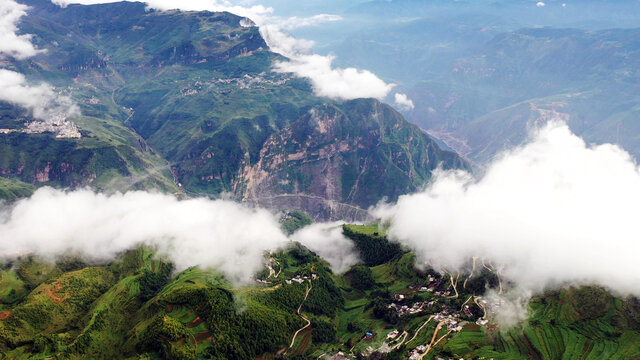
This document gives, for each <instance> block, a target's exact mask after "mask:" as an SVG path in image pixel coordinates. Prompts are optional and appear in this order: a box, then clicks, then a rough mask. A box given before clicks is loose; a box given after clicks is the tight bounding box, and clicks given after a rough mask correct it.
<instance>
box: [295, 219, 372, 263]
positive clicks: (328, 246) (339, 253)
mask: <svg viewBox="0 0 640 360" xmlns="http://www.w3.org/2000/svg"><path fill="white" fill-rule="evenodd" d="M291 240H293V241H297V242H299V243H301V244H302V245H304V246H306V247H307V248H309V249H310V250H311V251H313V252H315V253H316V254H318V255H319V256H320V257H321V258H323V259H325V260H327V262H328V263H329V265H331V269H332V270H333V272H334V273H336V274H342V273H344V272H346V271H347V270H349V269H350V268H351V267H352V266H353V265H356V264H358V263H360V258H359V256H358V252H357V250H356V247H355V244H354V243H353V241H351V240H349V239H347V238H346V237H345V236H344V235H343V234H342V223H341V222H334V223H322V224H313V225H309V226H306V227H304V228H302V229H300V230H298V231H297V232H296V233H294V234H293V235H292V236H291Z"/></svg>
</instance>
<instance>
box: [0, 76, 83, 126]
mask: <svg viewBox="0 0 640 360" xmlns="http://www.w3.org/2000/svg"><path fill="white" fill-rule="evenodd" d="M0 84H2V86H1V87H0V101H6V102H8V103H11V104H14V105H18V106H20V107H23V108H25V109H27V110H29V111H30V112H31V113H32V115H33V117H34V118H36V119H39V120H43V121H52V120H54V119H56V118H60V117H64V118H66V117H69V116H72V115H78V113H79V111H78V108H77V107H76V106H75V105H74V103H73V101H72V100H71V98H69V97H68V96H64V95H60V94H58V93H56V91H55V90H54V88H53V87H51V85H49V84H47V83H42V84H39V85H36V86H30V85H29V84H27V79H26V78H25V76H24V75H22V74H20V73H17V72H15V71H11V70H6V69H0Z"/></svg>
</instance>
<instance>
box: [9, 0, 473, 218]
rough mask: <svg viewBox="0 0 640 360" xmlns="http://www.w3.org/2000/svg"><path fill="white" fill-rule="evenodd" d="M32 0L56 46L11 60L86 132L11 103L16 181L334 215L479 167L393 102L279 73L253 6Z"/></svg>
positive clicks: (43, 43)
mask: <svg viewBox="0 0 640 360" xmlns="http://www.w3.org/2000/svg"><path fill="white" fill-rule="evenodd" d="M25 3H26V4H28V5H30V6H31V7H32V9H31V10H30V14H29V16H26V17H24V18H23V19H22V22H21V23H20V28H21V31H22V32H23V33H28V34H33V35H34V37H33V39H32V41H33V42H34V43H35V44H36V46H37V47H38V48H41V49H46V50H47V51H46V52H45V53H42V54H39V55H37V56H35V57H33V58H31V59H29V60H23V61H17V60H12V61H10V62H8V63H7V64H5V65H6V66H5V67H6V68H7V69H9V70H16V71H18V72H20V73H23V74H25V75H26V76H27V78H28V80H29V81H31V82H37V81H43V80H44V81H47V82H49V83H50V84H52V85H53V86H55V87H56V88H57V89H59V90H64V91H65V92H66V93H68V94H69V96H70V97H71V98H72V99H73V100H74V101H75V102H76V103H77V105H78V107H79V108H80V111H81V114H82V115H81V116H79V117H77V118H75V119H73V122H74V123H75V124H76V125H77V127H78V129H79V132H80V134H81V137H80V138H59V137H58V138H56V137H55V136H54V135H53V134H47V133H42V134H25V133H23V132H20V131H16V130H19V129H21V128H22V127H23V126H24V123H25V122H27V121H30V120H29V119H30V117H29V114H28V113H27V112H26V111H24V110H21V109H20V108H17V107H15V106H11V105H9V104H1V105H2V106H1V107H0V128H3V129H6V130H5V132H6V133H5V134H0V150H1V151H0V152H1V153H2V156H1V157H0V175H1V176H3V177H5V178H7V179H12V180H5V182H6V181H10V182H14V183H15V182H16V181H20V182H23V183H27V184H33V185H36V186H42V185H53V186H71V187H77V186H85V185H91V186H93V187H95V188H97V189H103V190H126V189H127V188H159V189H162V190H164V191H170V192H176V193H184V194H187V195H198V196H217V195H219V194H222V193H232V194H233V195H234V196H235V197H237V198H238V199H243V200H244V201H250V202H255V203H258V204H260V205H263V206H272V207H275V208H286V209H298V210H304V211H307V212H309V213H310V214H311V215H313V216H314V217H315V218H325V219H330V218H341V217H345V216H346V217H351V218H360V217H362V216H364V211H363V210H362V209H366V208H367V207H369V206H371V205H373V204H375V203H377V202H378V201H380V200H381V199H383V198H388V199H391V200H393V199H396V198H397V197H398V196H399V195H401V194H404V193H407V192H411V191H413V190H415V189H417V188H419V187H420V186H422V185H423V184H424V183H425V181H426V180H427V179H429V177H430V174H431V171H432V170H433V169H435V168H436V167H438V166H442V167H443V168H467V165H466V163H465V162H464V161H463V160H461V159H460V158H459V157H458V156H457V155H455V154H454V153H451V152H447V151H442V150H441V149H440V148H439V147H438V146H437V145H436V143H435V142H434V141H433V140H432V139H431V138H430V137H429V136H428V135H426V134H425V133H424V132H422V131H421V130H420V129H419V128H418V127H416V126H415V125H411V124H409V123H408V122H407V121H406V120H405V119H404V118H403V117H402V116H401V115H400V114H398V113H397V112H396V111H394V110H393V109H392V108H391V107H389V106H387V105H384V104H382V103H380V102H378V101H376V100H373V99H368V100H364V99H363V100H355V101H349V102H340V101H332V100H328V99H325V98H319V97H316V96H314V95H313V93H312V91H311V87H310V85H309V84H308V83H307V82H306V81H305V80H302V79H297V78H293V77H292V76H291V75H289V74H280V73H275V72H272V71H271V66H272V62H273V61H274V60H275V59H279V60H282V57H281V56H280V55H277V54H274V53H272V52H270V51H269V48H268V47H267V45H266V43H265V41H264V40H263V39H262V37H261V36H260V33H259V31H258V29H257V28H256V27H243V26H241V25H240V23H241V20H242V18H241V17H238V16H235V15H232V14H229V13H209V12H176V11H173V12H149V11H147V10H146V8H145V5H144V4H142V3H113V4H105V5H94V6H78V5H71V6H68V7H67V8H60V7H57V6H55V5H53V4H51V3H50V2H49V1H46V0H26V1H25ZM12 186H16V185H15V184H14V185H12Z"/></svg>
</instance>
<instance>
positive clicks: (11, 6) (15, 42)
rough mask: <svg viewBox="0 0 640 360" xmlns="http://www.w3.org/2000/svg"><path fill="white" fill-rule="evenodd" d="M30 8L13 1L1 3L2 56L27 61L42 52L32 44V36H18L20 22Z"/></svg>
mask: <svg viewBox="0 0 640 360" xmlns="http://www.w3.org/2000/svg"><path fill="white" fill-rule="evenodd" d="M27 9H28V7H27V6H25V5H22V4H19V3H17V2H15V1H13V0H3V1H0V56H2V55H4V56H11V57H14V58H16V59H26V58H28V57H31V56H34V55H36V54H38V53H39V52H41V50H37V49H36V48H35V47H34V46H33V44H32V43H31V38H32V36H31V35H28V34H25V35H18V34H16V32H17V31H18V26H17V24H18V22H19V21H20V19H21V18H22V17H23V16H25V15H26V14H27Z"/></svg>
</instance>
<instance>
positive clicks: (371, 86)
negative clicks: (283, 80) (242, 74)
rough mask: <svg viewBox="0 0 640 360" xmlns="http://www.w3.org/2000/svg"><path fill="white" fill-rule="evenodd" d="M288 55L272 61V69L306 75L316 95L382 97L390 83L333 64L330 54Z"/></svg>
mask: <svg viewBox="0 0 640 360" xmlns="http://www.w3.org/2000/svg"><path fill="white" fill-rule="evenodd" d="M289 58H290V59H291V60H290V61H283V62H277V63H275V65H274V67H275V70H276V71H278V72H283V73H294V74H296V75H297V76H300V77H304V78H307V79H309V80H310V81H311V84H312V86H313V89H314V92H315V93H316V95H318V96H324V97H328V98H332V99H344V100H351V99H357V98H377V99H382V98H384V97H386V96H387V95H388V94H389V92H390V91H391V89H393V87H394V85H393V84H387V83H385V82H384V81H382V80H381V79H380V78H379V77H377V76H376V75H375V74H373V73H372V72H370V71H367V70H359V69H356V68H345V69H341V68H333V66H332V62H333V60H334V57H333V56H321V55H295V56H289Z"/></svg>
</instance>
